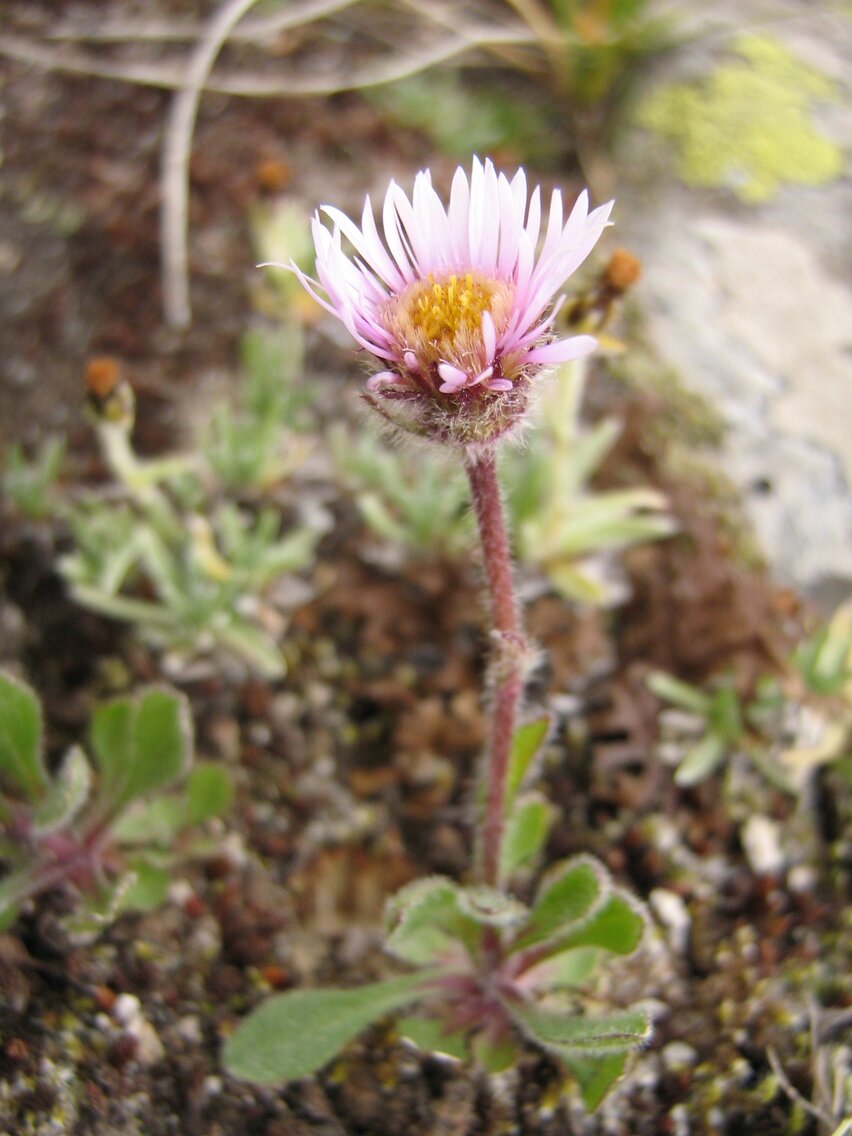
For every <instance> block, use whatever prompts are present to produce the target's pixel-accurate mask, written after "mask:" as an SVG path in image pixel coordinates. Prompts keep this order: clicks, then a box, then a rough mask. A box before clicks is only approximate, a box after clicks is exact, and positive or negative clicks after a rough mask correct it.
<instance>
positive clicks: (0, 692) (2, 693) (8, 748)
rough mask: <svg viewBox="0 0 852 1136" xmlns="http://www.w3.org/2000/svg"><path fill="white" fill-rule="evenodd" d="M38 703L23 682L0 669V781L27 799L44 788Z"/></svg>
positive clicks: (35, 797) (44, 776)
mask: <svg viewBox="0 0 852 1136" xmlns="http://www.w3.org/2000/svg"><path fill="white" fill-rule="evenodd" d="M41 734H42V724H41V707H40V705H39V701H38V699H37V698H36V696H35V694H34V693H33V691H32V690H31V689H30V687H29V686H27V684H26V683H25V682H21V681H20V680H19V679H16V678H14V677H13V676H12V675H10V674H8V673H7V672H6V671H0V783H3V782H7V781H8V782H11V784H12V786H13V788H15V789H17V790H18V791H19V792H21V793H23V794H24V796H25V797H26V799H27V800H28V801H34V800H36V799H37V798H38V797H39V796H40V795H41V794H42V793H43V792H44V790H45V789H46V788H47V786H48V777H47V772H46V770H45V768H44V765H43V764H42V760H41Z"/></svg>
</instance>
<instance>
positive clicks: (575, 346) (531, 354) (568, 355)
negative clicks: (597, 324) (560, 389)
mask: <svg viewBox="0 0 852 1136" xmlns="http://www.w3.org/2000/svg"><path fill="white" fill-rule="evenodd" d="M597 345H598V341H597V340H596V339H595V337H594V336H593V335H575V336H573V337H572V338H571V339H557V340H555V341H554V342H553V343H545V344H543V345H542V346H541V347H535V348H534V349H533V350H532V351H528V352H527V355H526V359H525V362H527V363H543V364H548V363H570V362H571V360H572V359H579V358H581V357H582V356H583V355H589V354H590V353H591V352H592V351H594V350H595V348H596V347H597Z"/></svg>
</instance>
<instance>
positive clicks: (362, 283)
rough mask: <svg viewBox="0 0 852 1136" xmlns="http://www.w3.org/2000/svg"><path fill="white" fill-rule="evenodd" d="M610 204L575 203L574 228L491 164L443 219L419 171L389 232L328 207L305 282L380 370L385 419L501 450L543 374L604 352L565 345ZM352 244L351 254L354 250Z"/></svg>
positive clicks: (456, 191)
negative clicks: (576, 275)
mask: <svg viewBox="0 0 852 1136" xmlns="http://www.w3.org/2000/svg"><path fill="white" fill-rule="evenodd" d="M611 208H612V203H611V202H610V203H608V204H606V205H603V206H600V207H599V208H597V209H594V210H592V211H590V210H589V199H588V194H587V193H586V192H583V193H581V194H580V196H579V197H578V198H577V201H576V203H575V204H574V206H573V208H572V209H571V211H570V213H569V215H568V216H567V218H566V217H565V216H564V211H563V204H562V195H561V193H560V192H559V191H558V190H556V191H554V193H553V194H552V196H551V200H550V210H549V214H548V218H547V221H546V224H543V218H542V205H541V191H540V189H539V188H538V187H536V188H535V189H534V190H533V191H532V193H529V192H528V187H527V178H526V174H525V172H524V170H523V169H519V170H518V171H517V173H516V174H515V175H514V177H512V178H511V180H510V179H509V178H508V177H506V175H505V174H502V173H500V174H498V173H497V171H496V170H495V168H494V166H493V165H492V163H491V162H490V161H486V162H484V163H482V162H480V161H479V159H476V158H475V159H474V160H473V165H472V168H471V173H470V177H468V175H467V173H466V172H465V171H464V170H463V169H461V168H459V169H458V170H456V173H455V176H454V178H453V182H452V187H451V190H450V196H449V203H448V205H447V207H446V208H445V207H444V205H443V203H442V202H441V199H440V198H439V196H438V194H437V193H436V192H435V190H434V189H433V187H432V181H431V176H430V174H429V171H428V170H426V171H422V172H421V173H419V174H418V175H417V177H416V178H415V182H414V190H413V193H412V195H411V197H410V198H409V197H408V196H407V195H406V194H405V192H404V191H403V190H402V189H401V188H400V187H399V186H398V185H397V184H396V183H395V182H391V184H390V186H389V187H388V190H387V192H386V194H385V199H384V203H383V207H382V217H381V233H380V231H379V227H378V225H377V223H376V219H375V216H374V213H373V207H372V204H371V202H370V199H369V197H368V198H367V200H366V202H365V204H364V209H363V213H362V216H361V225H360V228H359V227H358V225H357V224H356V223H355V222H354V221H353V220H351V219H350V218H349V217H347V216H346V214H345V213H343V212H341V210H339V209H336V208H334V207H333V206H330V205H324V206H322V209H321V213H322V214H324V215H325V217H326V218H328V220H329V221H330V222H331V229H329V228H328V227H327V225H326V224H324V222H323V220H322V218H321V216H320V214H317V216H316V217H315V218H314V221H313V237H314V243H315V246H316V253H317V261H316V264H317V268H316V271H317V277H318V279H316V280H314V279H311V278H310V277H308V276H306V275H305V274H304V273H303V272H302V271H301V269H300V268H299V267H298V266H297V265H296V264H295V263H292V262H291V264H290V266H289V267H290V268H291V269H292V270H293V271H294V272H295V273H296V275H297V276H298V278H299V279H300V280H301V282H302V284H303V285H304V286H305V288H307V290H308V291H309V292H310V293H311V295H312V296H313V297H314V298H315V299H316V300H317V302H318V303H319V304H321V305H322V306H323V307H324V308H325V309H326V310H327V311H328V312H330V313H331V314H332V315H334V316H336V317H337V318H338V319H339V320H340V321H341V323H343V325H344V327H346V329H347V330H348V331H349V333H350V334H351V335H352V337H353V338H354V339H355V340H356V342H357V343H359V344H360V345H361V346H362V347H363V348H364V349H365V350H366V351H368V352H369V354H370V355H371V356H373V358H374V359H376V360H378V361H379V363H380V365H381V366H382V368H383V369H382V370H380V371H379V372H378V373H376V374H374V375H373V376H372V377H371V378H370V379H369V380H368V381H367V395H366V397H367V399H368V401H369V402H370V404H371V405H372V406H373V407H374V408H376V409H377V410H379V411H380V412H381V413H382V414H383V415H384V416H385V417H386V418H389V419H390V420H391V421H392V422H394V423H395V424H396V425H398V426H400V427H402V428H403V429H405V430H407V431H410V432H412V433H415V434H418V435H421V436H424V437H426V438H429V439H431V440H433V441H438V442H443V443H447V444H450V445H455V446H461V447H469V446H476V445H483V444H490V443H493V442H494V441H495V440H496V439H497V438H499V437H500V436H501V435H503V434H505V433H506V432H507V431H509V430H511V429H512V427H513V426H514V425H515V424H516V423H517V422H518V420H519V419H520V418H521V416H522V415H523V413H524V411H525V409H526V406H527V402H528V398H529V394H530V388H531V384H532V382H533V380H534V378H535V376H536V374H537V373H539V372H540V371H541V370H542V369H543V368H545V367H547V366H549V365H551V364H554V363H564V362H566V361H568V360H571V359H577V358H579V357H580V356H582V355H586V354H588V353H589V352H590V351H592V350H594V348H595V346H596V341H595V340H594V338H592V337H591V336H588V335H576V336H572V337H570V338H565V339H560V338H557V337H556V336H555V334H554V332H553V322H554V318H555V315H556V312H557V310H558V307H559V296H558V294H559V291H560V289H561V288H562V286H563V285H564V283H565V281H566V280H567V279H568V277H569V276H571V274H572V273H573V272H575V271H576V269H577V268H578V267H579V266H580V265H581V264H582V262H583V261H584V260H585V259H586V257H587V256H588V255H589V253H590V252H591V250H592V249H593V247H594V246H595V244H596V242H597V240H598V238H599V237H600V235H601V233H602V232H603V230H604V228H605V227H606V225H607V223H608V218H609V214H610V210H611ZM344 242H345V243H344Z"/></svg>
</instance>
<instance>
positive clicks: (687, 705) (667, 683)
mask: <svg viewBox="0 0 852 1136" xmlns="http://www.w3.org/2000/svg"><path fill="white" fill-rule="evenodd" d="M646 681H647V683H648V689H649V690H650V691H651V693H652V694H656V696H657V698H659V699H661V700H662V701H663V702H671V704H672V706H677V707H678V708H679V709H681V710H687V711H689V713H691V714H697V715H698V716H699V717H701V718H705V717H706V716H707V714H708V713H709V711H710V703H711V699H710V697H709V695H707V694H705V693H704V692H703V691H701V690H699V689H698V687H697V686H692V685H691V684H690V683H688V682H681V680H680V679H678V678H675V677H674V676H673V675H670V674H666V673H665V671H652V672H651V674H649V675H648V678H647V680H646Z"/></svg>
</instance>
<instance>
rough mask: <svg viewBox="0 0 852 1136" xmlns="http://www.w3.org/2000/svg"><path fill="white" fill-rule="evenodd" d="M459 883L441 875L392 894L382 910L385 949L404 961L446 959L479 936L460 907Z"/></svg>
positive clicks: (419, 881)
mask: <svg viewBox="0 0 852 1136" xmlns="http://www.w3.org/2000/svg"><path fill="white" fill-rule="evenodd" d="M460 891H461V889H460V887H459V886H458V884H456V883H454V882H453V881H452V880H448V879H446V878H445V877H444V876H433V877H431V878H429V879H424V880H415V881H414V883H412V884H408V886H407V887H404V888H402V889H401V890H400V891H398V892H397V893H396V895H394V896H391V898H390V900H389V901H388V904H387V908H386V910H385V926H386V927H387V938H386V940H385V949H386V950H388V951H390V953H391V954H392V955H395V956H396V957H397V958H400V959H404V960H405V961H406V962H412V963H416V964H422V963H427V962H436V961H438V960H442V959H443V960H446V959H447V958H448V957H450V958H451V957H452V956H454V955H458V954H459V948H460V947H467V948H470V947H472V946H474V945H475V943H476V942H477V940H478V937H479V930H478V927H477V925H476V923H474V921H473V920H472V919H470V918H469V917H467V916H465V915H463V914H462V912H461V911H460V909H459V893H460Z"/></svg>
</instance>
